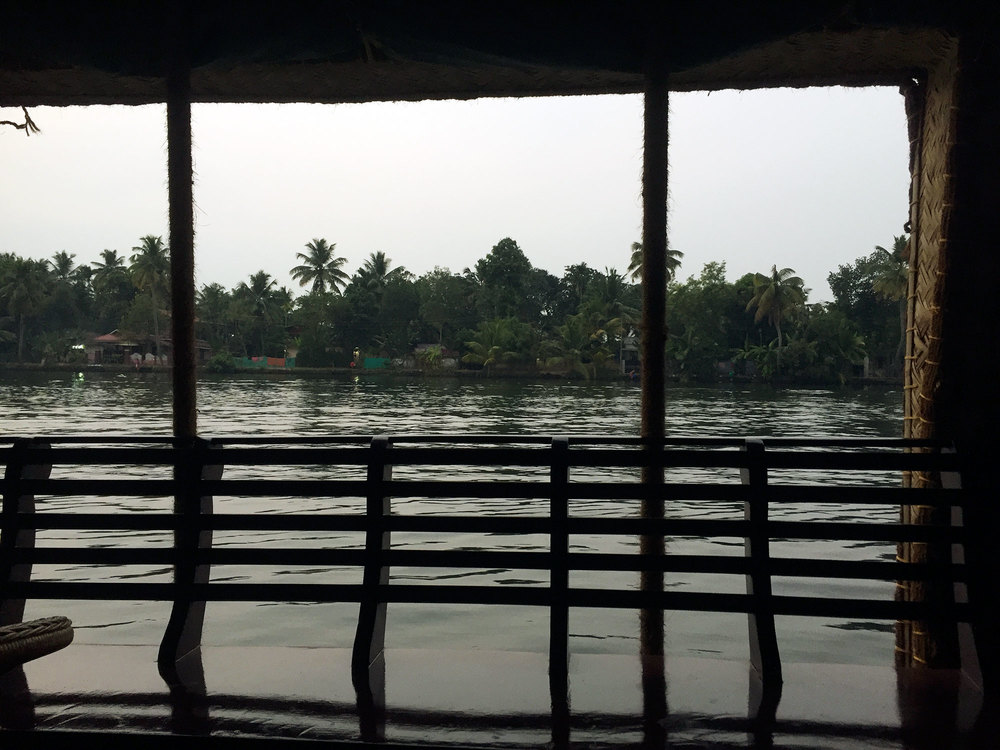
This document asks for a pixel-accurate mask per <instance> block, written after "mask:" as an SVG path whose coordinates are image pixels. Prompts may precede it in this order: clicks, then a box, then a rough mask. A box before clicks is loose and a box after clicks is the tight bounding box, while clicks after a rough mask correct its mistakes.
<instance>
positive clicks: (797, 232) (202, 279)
mask: <svg viewBox="0 0 1000 750" xmlns="http://www.w3.org/2000/svg"><path fill="white" fill-rule="evenodd" d="M31 115H32V118H33V119H34V120H35V122H36V123H37V124H38V125H39V126H40V127H41V128H42V133H41V134H40V135H37V136H31V137H30V138H26V137H25V135H24V133H23V131H15V130H14V129H12V128H0V169H2V173H0V174H2V176H0V252H3V251H9V252H14V253H18V254H20V255H24V256H32V257H38V258H50V257H51V256H52V254H53V253H54V252H56V251H58V250H66V251H68V252H71V253H75V254H76V260H77V262H78V263H88V262H92V261H95V260H98V259H99V253H100V251H101V250H102V249H104V248H108V249H116V250H119V251H120V252H121V253H122V254H125V255H128V254H130V252H131V248H132V247H133V246H134V245H136V244H138V240H139V237H141V236H142V235H146V234H155V235H162V236H163V237H164V240H166V237H167V203H166V128H165V124H164V108H163V107H158V106H148V107H132V108H128V107H89V108H80V107H67V108H44V107H38V108H35V109H33V110H32V111H31ZM0 119H20V112H19V111H17V110H12V109H3V110H0ZM193 120H194V124H193V128H194V139H195V170H196V183H195V202H196V204H197V206H196V224H197V226H196V232H197V234H196V265H197V275H198V278H197V282H198V284H199V285H200V284H205V283H210V282H219V283H221V284H223V285H224V286H225V287H227V288H231V287H233V286H235V285H236V284H238V283H239V282H240V281H242V280H245V279H246V278H247V277H248V276H249V275H250V274H251V273H253V272H255V271H258V270H261V269H263V270H265V271H267V272H268V273H270V274H271V275H273V276H274V277H275V278H277V279H278V282H279V283H280V284H284V285H288V286H289V287H291V288H293V290H294V291H295V293H296V294H298V293H302V292H303V291H304V290H302V289H301V288H300V287H299V286H298V284H297V283H296V282H293V281H292V280H291V278H290V277H289V275H288V270H289V269H290V268H291V267H292V266H293V265H296V263H297V261H296V259H295V253H296V252H299V251H304V247H303V246H304V245H305V243H306V242H308V241H309V240H311V239H312V238H314V237H322V238H325V239H326V240H327V241H328V242H331V243H336V253H337V255H341V256H344V257H345V258H347V264H346V266H345V268H346V269H347V270H348V272H351V273H352V272H353V271H354V270H355V269H356V268H357V267H358V266H359V265H360V264H361V263H362V262H363V260H364V259H365V258H366V257H367V256H368V255H369V254H370V253H371V252H372V251H375V250H382V251H384V252H385V253H386V254H387V255H388V256H389V257H390V258H391V259H392V260H393V264H394V265H403V266H405V267H406V268H408V269H409V270H411V271H413V272H414V273H417V274H420V273H423V272H425V271H428V270H430V269H431V268H433V267H434V266H443V267H446V268H450V269H451V270H452V271H455V272H460V271H461V270H462V269H463V268H465V267H469V266H474V265H475V262H476V261H477V260H478V259H479V258H482V257H483V256H484V255H486V254H487V253H488V252H489V250H490V248H491V247H492V246H493V245H495V244H496V243H497V242H498V241H499V240H500V239H502V238H504V237H511V238H513V239H514V240H516V241H517V243H518V244H519V245H520V247H521V249H522V250H524V252H525V254H526V255H527V256H528V258H529V259H530V260H531V262H532V263H533V264H534V265H535V266H537V267H541V268H545V269H546V270H548V271H550V272H551V273H553V274H555V275H556V276H561V275H562V272H563V269H564V267H565V266H567V265H570V264H573V263H579V262H581V261H582V262H586V263H587V264H588V265H590V266H592V267H594V268H598V269H602V270H603V269H604V268H605V267H612V268H617V269H618V270H619V271H624V270H625V268H626V267H627V266H628V262H629V253H630V246H631V244H632V242H634V241H637V240H639V239H640V236H641V204H640V173H641V160H642V99H641V97H639V96H601V97H572V98H565V97H560V98H548V99H522V100H512V99H482V100H477V101H472V102H455V101H450V102H422V103H387V104H379V103H375V104H357V105H356V104H350V105H270V106H259V105H195V107H194V110H193ZM670 138H671V141H670V149H671V156H670V168H671V171H670V218H669V226H670V229H669V232H670V242H671V245H672V246H673V247H675V248H677V249H679V250H681V251H683V252H684V259H683V265H682V266H681V269H680V272H679V277H680V278H686V277H687V276H690V275H697V274H698V273H699V272H700V270H701V268H702V266H703V265H704V264H705V263H707V262H709V261H712V260H718V261H723V260H724V261H725V262H726V266H727V275H728V277H729V278H730V279H735V278H738V277H739V276H741V275H742V274H744V273H746V272H748V271H761V272H765V271H768V270H769V269H770V267H771V266H772V265H777V266H778V268H783V267H791V268H794V269H795V270H796V271H797V272H798V275H800V276H801V277H802V278H803V279H804V280H805V282H806V286H807V287H808V288H810V289H812V292H811V294H810V301H813V302H816V301H822V300H829V299H830V292H829V288H828V286H827V283H826V277H827V274H828V273H829V272H830V271H832V270H835V269H836V267H837V266H838V265H839V264H843V263H849V262H851V261H853V260H854V259H855V258H857V257H859V256H862V255H866V254H868V253H869V252H871V250H872V248H873V247H874V246H875V245H883V246H887V247H888V246H890V245H891V243H892V239H893V237H894V236H895V235H898V234H901V233H902V227H903V224H904V222H905V221H906V219H907V215H906V214H907V203H908V199H907V185H908V174H907V139H906V121H905V116H904V112H903V101H902V97H901V96H900V95H899V94H898V92H897V91H896V90H895V89H884V88H883V89H843V88H832V89H831V88H826V89H806V90H791V89H778V90H770V91H763V92H716V93H712V94H704V93H689V94H674V95H672V99H671V119H670Z"/></svg>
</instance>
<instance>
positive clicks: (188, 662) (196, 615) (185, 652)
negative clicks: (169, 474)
mask: <svg viewBox="0 0 1000 750" xmlns="http://www.w3.org/2000/svg"><path fill="white" fill-rule="evenodd" d="M217 451H218V448H217V447H215V446H213V445H212V444H211V442H210V441H208V440H204V439H200V438H196V439H195V440H193V441H188V442H187V443H186V444H176V445H175V446H174V452H175V460H174V480H175V485H176V490H175V495H174V514H175V524H176V526H175V528H174V601H173V605H172V607H171V610H170V619H169V620H168V621H167V627H166V629H165V630H164V633H163V640H162V641H160V649H159V654H158V655H157V667H158V669H159V673H160V677H162V678H163V680H164V682H166V683H167V685H168V687H169V688H170V700H171V709H172V710H171V726H172V727H173V729H174V731H177V732H183V733H186V734H192V733H194V734H202V733H206V732H207V731H208V728H207V727H208V704H207V701H206V692H207V691H206V686H205V670H204V665H203V664H202V660H201V636H202V631H203V628H204V624H205V599H204V598H198V599H195V598H194V593H193V591H192V587H193V586H198V585H205V584H207V583H208V582H209V580H210V578H211V573H212V570H211V563H210V562H209V560H208V559H206V556H207V554H208V552H209V551H210V550H211V549H212V529H211V525H210V524H207V523H206V522H205V521H206V519H207V518H209V517H210V516H211V515H212V512H213V497H212V495H211V494H209V493H208V492H206V491H205V489H204V487H203V486H202V482H203V481H217V480H219V479H221V478H222V472H223V466H222V463H221V461H218V460H213V456H212V453H214V452H217Z"/></svg>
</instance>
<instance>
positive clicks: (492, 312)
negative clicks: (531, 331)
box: [476, 237, 532, 321]
mask: <svg viewBox="0 0 1000 750" xmlns="http://www.w3.org/2000/svg"><path fill="white" fill-rule="evenodd" d="M531 270H532V267H531V262H530V261H529V260H528V258H527V256H526V255H525V254H524V252H523V251H522V250H521V248H520V247H518V245H517V243H516V242H514V240H512V239H511V238H510V237H504V238H503V239H502V240H500V241H499V242H498V243H497V244H496V245H494V246H493V249H492V250H490V252H489V254H487V255H486V257H485V258H482V259H481V260H479V261H478V262H477V263H476V277H477V279H478V280H479V283H480V285H481V288H480V292H479V304H478V307H479V313H480V315H481V316H482V317H483V318H494V319H495V318H506V317H515V318H518V319H519V320H522V321H526V320H528V319H530V318H531V317H532V315H531V310H530V306H529V305H528V304H527V302H528V299H527V298H528V287H529V284H530V280H531Z"/></svg>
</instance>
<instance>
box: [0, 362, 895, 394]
mask: <svg viewBox="0 0 1000 750" xmlns="http://www.w3.org/2000/svg"><path fill="white" fill-rule="evenodd" d="M8 372H17V373H21V372H65V373H77V374H87V373H111V374H127V375H134V376H136V377H145V376H154V377H156V376H163V377H168V376H169V375H170V373H171V367H170V365H156V366H142V367H140V368H139V369H136V368H135V367H134V366H132V365H124V364H114V363H112V364H102V365H86V364H80V363H72V362H23V363H17V362H0V380H2V379H3V375H4V373H8ZM198 374H199V375H212V376H217V377H220V378H225V377H227V376H232V375H236V376H239V377H241V378H242V377H245V376H251V377H254V378H260V379H268V378H271V379H274V378H281V379H294V378H309V379H323V378H329V379H347V378H351V379H353V378H371V379H385V378H431V379H441V380H445V379H449V378H451V379H458V380H492V381H502V380H534V381H550V382H569V383H572V382H588V381H585V380H583V379H582V378H579V377H573V376H572V374H570V375H566V374H560V373H552V372H539V371H537V370H505V371H499V372H490V373H487V372H485V371H484V370H471V369H457V368H456V369H448V370H443V369H437V370H427V369H420V368H417V367H387V368H381V369H377V370H376V369H372V370H365V369H360V370H359V369H357V368H351V367H294V368H261V367H253V368H236V369H234V370H232V371H227V372H224V373H220V372H213V371H211V370H209V369H208V368H205V367H199V368H198ZM589 382H599V383H615V382H619V383H621V384H622V385H626V386H632V387H636V388H638V386H639V380H638V378H635V379H633V378H630V377H629V376H628V375H620V374H614V373H611V374H605V375H602V376H601V377H600V378H597V379H596V380H591V381H589ZM667 382H668V383H669V384H678V385H684V386H717V385H732V384H737V385H769V386H775V387H780V388H830V387H844V388H864V387H868V386H888V387H893V386H896V387H900V386H902V384H903V378H902V375H900V376H899V377H885V376H870V377H864V376H857V377H849V378H846V379H845V380H844V381H843V382H840V381H838V382H833V383H832V382H826V381H823V382H819V381H809V380H796V379H792V378H775V379H772V380H770V381H766V382H765V381H762V380H760V379H759V378H752V377H750V376H748V375H732V376H720V377H718V378H717V379H715V380H707V381H700V380H698V381H695V380H686V379H684V378H682V377H681V376H680V375H677V374H673V375H668V376H667Z"/></svg>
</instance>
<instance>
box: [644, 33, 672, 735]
mask: <svg viewBox="0 0 1000 750" xmlns="http://www.w3.org/2000/svg"><path fill="white" fill-rule="evenodd" d="M655 21H660V22H662V18H659V17H657V18H653V19H651V20H650V29H651V30H650V42H649V44H650V48H649V51H648V52H649V56H650V59H649V70H648V72H647V75H646V91H645V98H644V108H643V131H644V135H643V150H642V250H643V252H642V292H643V293H642V331H641V339H640V349H641V356H642V362H641V369H640V371H641V376H642V403H641V412H642V413H641V420H640V434H641V436H642V437H643V438H645V439H646V440H645V445H646V450H647V451H648V455H649V462H648V463H647V465H646V466H644V467H643V470H642V483H643V486H644V489H645V494H644V496H643V500H642V506H641V509H640V512H641V515H642V517H643V518H648V519H660V518H663V495H662V491H661V489H662V486H663V438H664V436H665V433H666V428H665V420H664V410H665V406H666V392H665V378H666V355H665V349H666V343H667V322H666V291H667V275H666V274H667V271H666V269H667V266H666V256H667V142H668V137H667V114H668V104H669V101H668V81H667V71H666V65H665V62H664V50H663V48H662V45H663V35H662V34H658V33H656V31H662V23H656V22H655ZM639 552H640V554H641V555H643V556H649V557H659V556H662V555H663V554H664V553H665V546H664V538H663V536H662V535H661V534H643V535H642V536H641V537H640V539H639ZM640 588H641V589H642V591H644V592H647V593H652V594H659V593H661V592H662V591H663V571H662V569H656V570H648V569H647V570H643V571H642V573H641V579H640ZM639 644H640V651H641V654H640V655H641V657H642V693H643V722H644V724H645V726H646V741H647V743H649V744H653V745H658V744H662V741H663V740H664V736H663V725H662V723H661V720H662V719H663V718H664V717H665V716H666V714H667V688H666V674H665V663H664V658H663V608H662V606H650V607H645V608H643V609H642V611H641V612H640V615H639Z"/></svg>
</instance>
